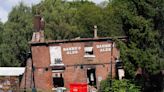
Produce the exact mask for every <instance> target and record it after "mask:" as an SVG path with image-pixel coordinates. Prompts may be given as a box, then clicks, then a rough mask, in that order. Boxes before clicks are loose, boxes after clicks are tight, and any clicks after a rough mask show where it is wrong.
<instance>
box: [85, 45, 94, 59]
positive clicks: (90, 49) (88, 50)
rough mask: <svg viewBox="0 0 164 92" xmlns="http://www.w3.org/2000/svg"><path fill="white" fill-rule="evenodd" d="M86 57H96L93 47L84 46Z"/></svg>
mask: <svg viewBox="0 0 164 92" xmlns="http://www.w3.org/2000/svg"><path fill="white" fill-rule="evenodd" d="M84 52H85V54H84V57H95V55H94V53H93V47H84Z"/></svg>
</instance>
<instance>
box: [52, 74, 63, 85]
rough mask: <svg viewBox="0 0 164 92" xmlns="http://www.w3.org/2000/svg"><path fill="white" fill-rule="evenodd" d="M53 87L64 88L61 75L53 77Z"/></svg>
mask: <svg viewBox="0 0 164 92" xmlns="http://www.w3.org/2000/svg"><path fill="white" fill-rule="evenodd" d="M53 85H54V87H55V88H56V87H64V79H63V77H62V74H58V73H57V74H55V76H54V77H53Z"/></svg>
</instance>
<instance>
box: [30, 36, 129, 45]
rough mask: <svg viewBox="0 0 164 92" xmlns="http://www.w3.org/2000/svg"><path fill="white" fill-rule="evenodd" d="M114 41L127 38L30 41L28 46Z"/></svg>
mask: <svg viewBox="0 0 164 92" xmlns="http://www.w3.org/2000/svg"><path fill="white" fill-rule="evenodd" d="M114 39H120V40H126V39H127V36H116V37H101V38H78V39H64V40H46V41H44V42H32V41H30V42H29V44H30V45H48V44H59V43H75V42H95V41H109V42H113V40H114Z"/></svg>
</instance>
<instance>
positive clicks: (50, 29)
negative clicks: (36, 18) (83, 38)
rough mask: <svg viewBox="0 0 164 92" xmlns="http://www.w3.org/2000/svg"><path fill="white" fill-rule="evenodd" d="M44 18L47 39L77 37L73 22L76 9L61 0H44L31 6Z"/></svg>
mask: <svg viewBox="0 0 164 92" xmlns="http://www.w3.org/2000/svg"><path fill="white" fill-rule="evenodd" d="M33 12H34V13H35V12H39V13H40V14H41V15H42V16H43V17H44V19H45V22H46V25H45V26H46V28H45V36H46V38H47V39H56V40H57V39H70V38H74V37H77V36H78V35H77V34H78V31H79V30H78V29H77V26H76V24H75V23H74V21H75V19H74V17H75V15H76V9H74V8H71V6H70V4H69V3H68V2H66V1H62V0H46V1H44V2H41V3H40V4H38V5H36V6H34V7H33ZM35 14H36V13H35Z"/></svg>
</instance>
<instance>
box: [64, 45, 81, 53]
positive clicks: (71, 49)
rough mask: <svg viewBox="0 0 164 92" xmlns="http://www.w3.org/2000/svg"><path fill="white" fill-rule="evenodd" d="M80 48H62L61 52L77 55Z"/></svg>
mask: <svg viewBox="0 0 164 92" xmlns="http://www.w3.org/2000/svg"><path fill="white" fill-rule="evenodd" d="M80 49H81V47H69V48H63V51H65V52H66V54H77V53H78V52H79V50H80Z"/></svg>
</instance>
